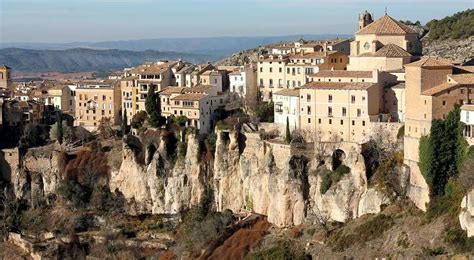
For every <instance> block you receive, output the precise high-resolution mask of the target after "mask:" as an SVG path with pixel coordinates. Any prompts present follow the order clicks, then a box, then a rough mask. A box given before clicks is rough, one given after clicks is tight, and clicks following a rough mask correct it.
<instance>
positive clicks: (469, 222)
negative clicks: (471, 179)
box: [459, 190, 474, 237]
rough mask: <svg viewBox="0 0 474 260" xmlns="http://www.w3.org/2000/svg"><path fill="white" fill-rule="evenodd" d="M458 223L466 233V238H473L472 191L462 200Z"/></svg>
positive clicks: (473, 209) (473, 197)
mask: <svg viewBox="0 0 474 260" xmlns="http://www.w3.org/2000/svg"><path fill="white" fill-rule="evenodd" d="M459 223H460V224H461V228H462V229H463V230H466V231H467V236H468V237H472V236H474V190H471V191H470V192H469V193H468V194H467V195H466V196H464V198H463V199H462V202H461V213H460V214H459Z"/></svg>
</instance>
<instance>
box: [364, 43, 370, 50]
mask: <svg viewBox="0 0 474 260" xmlns="http://www.w3.org/2000/svg"><path fill="white" fill-rule="evenodd" d="M369 48H370V44H369V43H368V42H366V43H365V44H364V49H366V50H368V49H369Z"/></svg>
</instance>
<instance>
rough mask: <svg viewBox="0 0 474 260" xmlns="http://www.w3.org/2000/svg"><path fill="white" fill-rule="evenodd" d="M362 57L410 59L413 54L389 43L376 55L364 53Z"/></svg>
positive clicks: (375, 53)
mask: <svg viewBox="0 0 474 260" xmlns="http://www.w3.org/2000/svg"><path fill="white" fill-rule="evenodd" d="M359 56H360V57H410V56H411V54H410V53H408V52H407V51H405V50H404V49H403V48H401V47H400V46H398V45H396V44H392V43H389V44H387V45H385V46H383V47H382V48H380V49H379V50H378V51H376V52H374V53H363V54H361V55H359Z"/></svg>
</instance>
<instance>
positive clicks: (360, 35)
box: [347, 12, 421, 71]
mask: <svg viewBox="0 0 474 260" xmlns="http://www.w3.org/2000/svg"><path fill="white" fill-rule="evenodd" d="M420 53H421V42H420V40H419V39H418V34H417V32H416V31H414V30H413V29H411V28H410V27H408V26H406V25H404V24H403V23H401V22H399V21H397V20H395V19H393V18H392V17H390V16H388V15H384V16H382V17H381V18H379V19H378V20H376V21H375V22H372V16H371V15H370V14H368V13H367V12H366V13H365V14H361V16H360V17H359V31H358V32H356V33H355V40H354V41H352V42H351V55H350V62H349V65H348V67H347V69H348V70H374V69H378V70H380V71H392V70H399V69H402V68H403V65H404V64H408V63H409V62H410V61H411V60H412V55H419V54H420Z"/></svg>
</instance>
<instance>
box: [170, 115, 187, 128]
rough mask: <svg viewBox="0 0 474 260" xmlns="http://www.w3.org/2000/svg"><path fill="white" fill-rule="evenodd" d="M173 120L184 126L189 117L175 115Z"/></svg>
mask: <svg viewBox="0 0 474 260" xmlns="http://www.w3.org/2000/svg"><path fill="white" fill-rule="evenodd" d="M173 122H174V123H175V124H177V125H179V126H181V127H184V126H186V123H187V122H188V118H187V117H186V116H177V117H173Z"/></svg>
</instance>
